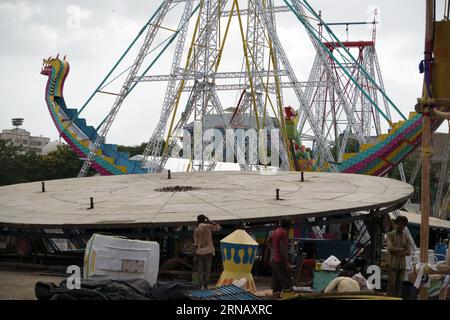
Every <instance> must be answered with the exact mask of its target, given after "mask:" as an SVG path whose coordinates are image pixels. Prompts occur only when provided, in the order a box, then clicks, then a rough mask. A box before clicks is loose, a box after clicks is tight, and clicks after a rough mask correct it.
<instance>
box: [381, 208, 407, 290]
mask: <svg viewBox="0 0 450 320" xmlns="http://www.w3.org/2000/svg"><path fill="white" fill-rule="evenodd" d="M394 223H395V225H396V228H395V230H393V231H391V232H389V233H388V234H387V235H386V245H387V259H386V265H387V269H388V283H387V293H388V295H390V296H394V297H400V296H401V292H402V284H403V278H404V276H405V269H406V258H405V257H406V256H409V255H410V254H411V246H412V244H411V241H410V240H409V238H408V237H407V236H406V233H405V231H404V230H405V227H406V226H407V225H408V218H406V217H404V216H398V217H397V219H395V220H394Z"/></svg>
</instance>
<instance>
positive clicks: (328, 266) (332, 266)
mask: <svg viewBox="0 0 450 320" xmlns="http://www.w3.org/2000/svg"><path fill="white" fill-rule="evenodd" d="M340 264H341V261H340V260H339V259H338V258H336V257H335V256H329V257H328V259H327V260H325V261H324V262H322V270H336V268H337V266H338V265H340Z"/></svg>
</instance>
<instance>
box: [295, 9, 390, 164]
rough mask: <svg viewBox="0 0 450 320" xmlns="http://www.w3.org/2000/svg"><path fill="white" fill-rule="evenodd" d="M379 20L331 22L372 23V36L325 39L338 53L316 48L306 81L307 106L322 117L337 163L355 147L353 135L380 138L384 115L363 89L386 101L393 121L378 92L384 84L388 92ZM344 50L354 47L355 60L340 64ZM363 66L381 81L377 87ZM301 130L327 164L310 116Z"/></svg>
mask: <svg viewBox="0 0 450 320" xmlns="http://www.w3.org/2000/svg"><path fill="white" fill-rule="evenodd" d="M375 17H376V14H375ZM376 23H377V22H376V20H375V19H374V21H373V22H369V23H367V22H356V23H352V22H343V23H328V24H327V25H328V26H333V25H346V26H347V30H348V27H349V25H358V24H373V31H372V39H371V40H370V41H344V42H341V43H339V42H331V41H323V42H322V44H323V46H324V47H326V48H327V49H328V50H329V51H330V52H331V53H333V56H334V59H332V58H331V57H330V55H326V54H325V53H324V51H323V49H321V48H317V55H316V58H315V59H314V63H313V67H312V69H311V72H310V76H309V79H308V82H307V83H306V85H305V92H306V97H307V99H308V106H309V108H310V109H311V110H312V112H313V113H314V116H315V119H316V120H317V123H316V126H317V127H318V128H319V130H320V132H321V135H322V136H323V138H324V139H325V140H326V143H327V145H328V146H330V148H331V150H333V151H334V152H333V157H334V161H336V162H341V161H342V160H343V156H344V153H345V152H352V151H349V149H348V146H349V140H350V138H352V139H355V140H356V141H357V142H358V143H359V145H361V144H364V143H367V142H369V141H370V138H371V137H374V138H375V137H377V136H378V135H380V134H381V124H380V114H379V112H378V110H376V109H375V108H374V106H373V103H371V102H370V101H369V99H368V97H366V96H365V95H363V94H362V93H361V88H362V89H364V90H365V91H366V92H367V94H368V95H369V97H370V99H372V101H373V102H375V104H376V105H379V101H380V102H382V104H383V106H384V111H385V114H386V116H387V117H388V119H389V121H390V120H391V114H390V110H389V105H388V102H387V100H386V98H385V97H384V96H381V95H380V92H379V88H381V89H382V91H384V83H383V78H382V75H381V70H380V65H379V62H378V57H377V53H376V49H375V38H376ZM321 28H322V25H321V24H319V34H320V35H321V32H322V30H321ZM341 50H348V51H350V50H351V51H354V52H355V53H356V54H354V56H355V57H356V59H355V61H349V60H348V59H342V60H341V61H340V65H339V66H338V64H337V62H336V60H335V59H336V58H339V57H344V55H342V54H341V53H340V51H341ZM342 66H343V67H344V68H345V71H344V70H343V68H342ZM362 70H365V71H366V72H367V73H368V75H369V76H370V77H371V78H372V79H374V80H375V81H376V84H377V85H378V88H377V87H376V86H375V85H374V84H373V83H372V82H371V81H370V80H369V78H368V76H367V74H366V73H365V72H364V73H363V72H362ZM349 75H351V76H352V77H353V80H355V79H356V83H355V82H354V81H352V79H350V77H349ZM298 129H299V132H301V138H302V140H303V141H310V143H311V144H312V145H313V150H315V153H314V157H315V158H316V159H318V160H320V163H323V161H325V160H326V159H325V158H324V157H323V156H321V154H320V152H319V150H318V148H316V147H315V145H316V144H317V142H316V140H317V138H316V135H314V134H312V133H311V129H310V127H308V124H307V122H306V117H301V119H300V121H299V128H298ZM353 152H356V151H353Z"/></svg>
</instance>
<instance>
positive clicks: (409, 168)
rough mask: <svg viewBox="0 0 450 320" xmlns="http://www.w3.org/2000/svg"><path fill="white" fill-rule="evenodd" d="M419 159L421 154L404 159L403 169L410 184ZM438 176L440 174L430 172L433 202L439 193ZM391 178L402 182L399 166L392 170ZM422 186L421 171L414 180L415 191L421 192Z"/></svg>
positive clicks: (415, 153)
mask: <svg viewBox="0 0 450 320" xmlns="http://www.w3.org/2000/svg"><path fill="white" fill-rule="evenodd" d="M419 157H420V153H418V152H413V153H411V154H410V155H409V156H407V157H406V158H404V159H403V161H402V163H403V169H404V170H405V176H406V182H408V183H409V180H410V178H411V175H412V174H413V171H414V167H415V166H416V162H417V160H418V159H419ZM437 174H438V173H435V172H433V171H431V172H430V192H431V197H432V199H431V200H432V201H434V197H435V195H436V192H437V186H438V181H439V179H438V176H437ZM389 178H392V179H397V180H401V176H400V170H399V168H398V166H397V167H396V168H394V170H392V171H391V173H389ZM421 184H422V174H421V170H420V169H419V172H418V173H417V176H416V179H415V180H414V184H413V187H414V189H415V190H420V186H421Z"/></svg>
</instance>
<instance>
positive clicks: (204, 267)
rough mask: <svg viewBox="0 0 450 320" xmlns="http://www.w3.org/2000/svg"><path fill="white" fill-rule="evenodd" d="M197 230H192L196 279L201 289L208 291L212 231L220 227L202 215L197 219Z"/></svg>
mask: <svg viewBox="0 0 450 320" xmlns="http://www.w3.org/2000/svg"><path fill="white" fill-rule="evenodd" d="M197 222H198V225H197V228H195V230H194V245H195V246H196V250H195V258H196V259H197V265H198V279H199V281H200V285H201V286H202V289H205V290H207V289H208V283H209V275H210V273H211V266H212V260H213V256H214V253H215V249H214V244H213V241H212V235H211V232H212V231H219V230H220V229H221V226H220V225H219V224H217V223H215V222H213V221H211V220H209V219H208V218H207V217H206V216H204V215H203V214H201V215H199V216H198V217H197Z"/></svg>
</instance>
